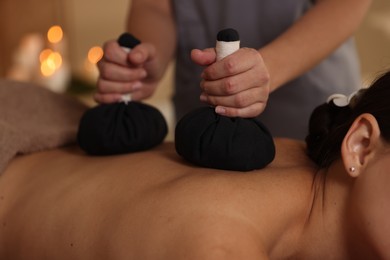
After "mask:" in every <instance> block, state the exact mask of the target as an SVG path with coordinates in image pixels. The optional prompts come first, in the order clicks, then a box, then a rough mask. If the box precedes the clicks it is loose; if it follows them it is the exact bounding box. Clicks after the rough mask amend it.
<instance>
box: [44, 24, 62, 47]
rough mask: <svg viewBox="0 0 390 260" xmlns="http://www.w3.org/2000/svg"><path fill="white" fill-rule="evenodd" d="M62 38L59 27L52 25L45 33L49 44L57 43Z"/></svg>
mask: <svg viewBox="0 0 390 260" xmlns="http://www.w3.org/2000/svg"><path fill="white" fill-rule="evenodd" d="M63 36H64V33H63V31H62V28H61V26H59V25H53V26H52V27H50V29H49V31H48V32H47V39H48V40H49V42H50V43H59V42H60V41H61V40H62V38H63Z"/></svg>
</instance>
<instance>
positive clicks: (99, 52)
mask: <svg viewBox="0 0 390 260" xmlns="http://www.w3.org/2000/svg"><path fill="white" fill-rule="evenodd" d="M102 57H103V49H102V48H101V47H99V46H94V47H92V48H91V49H89V51H88V61H89V62H90V63H92V64H97V63H98V62H99V60H100V59H101V58H102Z"/></svg>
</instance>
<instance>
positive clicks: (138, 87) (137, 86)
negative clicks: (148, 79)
mask: <svg viewBox="0 0 390 260" xmlns="http://www.w3.org/2000/svg"><path fill="white" fill-rule="evenodd" d="M141 87H142V83H141V82H139V81H137V82H135V83H134V84H133V90H137V89H140V88H141Z"/></svg>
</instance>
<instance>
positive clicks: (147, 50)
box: [128, 43, 156, 65]
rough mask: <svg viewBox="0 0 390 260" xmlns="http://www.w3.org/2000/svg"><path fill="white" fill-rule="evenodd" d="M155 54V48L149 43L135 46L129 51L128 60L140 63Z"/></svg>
mask: <svg viewBox="0 0 390 260" xmlns="http://www.w3.org/2000/svg"><path fill="white" fill-rule="evenodd" d="M155 56H156V48H155V47H154V45H152V44H149V43H141V44H139V45H137V46H135V47H134V48H133V49H132V50H131V51H130V53H129V56H128V58H129V61H130V62H131V63H132V64H134V65H142V64H144V63H145V62H147V61H149V60H151V59H153V58H154V57H155Z"/></svg>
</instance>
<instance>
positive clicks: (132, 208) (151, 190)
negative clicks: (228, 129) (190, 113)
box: [0, 140, 315, 259]
mask: <svg viewBox="0 0 390 260" xmlns="http://www.w3.org/2000/svg"><path fill="white" fill-rule="evenodd" d="M276 147H277V155H276V158H275V161H274V162H273V163H272V164H271V165H269V166H268V167H267V168H265V169H263V170H259V171H253V172H246V173H238V172H228V171H221V170H214V169H205V168H198V167H195V166H193V165H189V164H188V163H186V162H184V161H183V160H182V159H181V158H180V157H178V156H177V155H176V153H175V151H174V148H173V145H172V144H164V145H161V146H160V147H158V148H156V149H154V150H151V151H146V152H142V153H135V154H129V155H122V156H112V157H89V156H86V155H84V154H83V153H82V152H81V151H80V150H78V149H77V148H63V149H57V150H52V151H47V152H42V153H36V154H33V155H28V156H21V157H18V158H16V159H14V160H13V161H12V163H11V164H10V166H9V167H8V168H7V170H6V171H5V173H4V175H3V176H2V177H1V178H0V198H1V203H2V207H1V209H0V220H1V223H2V226H1V229H2V231H1V233H2V234H4V235H2V237H3V238H0V239H1V240H2V241H0V242H1V245H2V247H3V248H0V249H1V251H0V253H1V254H0V256H1V258H3V256H4V257H5V258H7V257H8V258H11V257H12V259H18V257H19V258H26V257H28V258H29V259H41V258H42V257H45V256H48V257H49V258H55V259H61V258H62V257H63V258H64V259H77V258H79V259H122V258H124V259H165V258H166V259H174V258H178V259H181V258H185V259H191V257H193V258H194V259H198V258H199V259H200V258H203V259H207V258H205V257H206V256H203V255H202V254H206V255H208V256H210V255H212V254H210V252H215V253H216V254H224V253H226V254H227V253H229V255H234V254H237V255H239V254H247V255H246V256H245V257H248V258H249V257H250V255H253V256H255V255H256V256H259V255H271V254H273V255H278V254H279V253H278V252H279V251H281V248H280V245H281V243H280V241H283V242H284V243H283V247H285V246H286V245H287V247H291V248H289V249H288V248H283V251H284V252H287V251H286V250H291V252H292V253H293V249H292V248H294V247H295V246H296V245H294V242H293V241H294V240H295V238H296V236H299V233H300V228H301V226H302V221H304V219H305V217H306V216H307V214H308V211H309V210H310V201H311V199H312V191H311V187H312V182H313V176H314V175H313V173H314V172H315V167H314V165H313V164H312V163H311V162H310V161H309V160H308V159H307V157H306V156H305V154H304V145H303V144H302V143H298V142H294V141H289V140H277V141H276ZM26 246H28V248H26ZM42 254H44V255H42ZM249 254H250V255H249ZM240 256H241V255H240Z"/></svg>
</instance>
